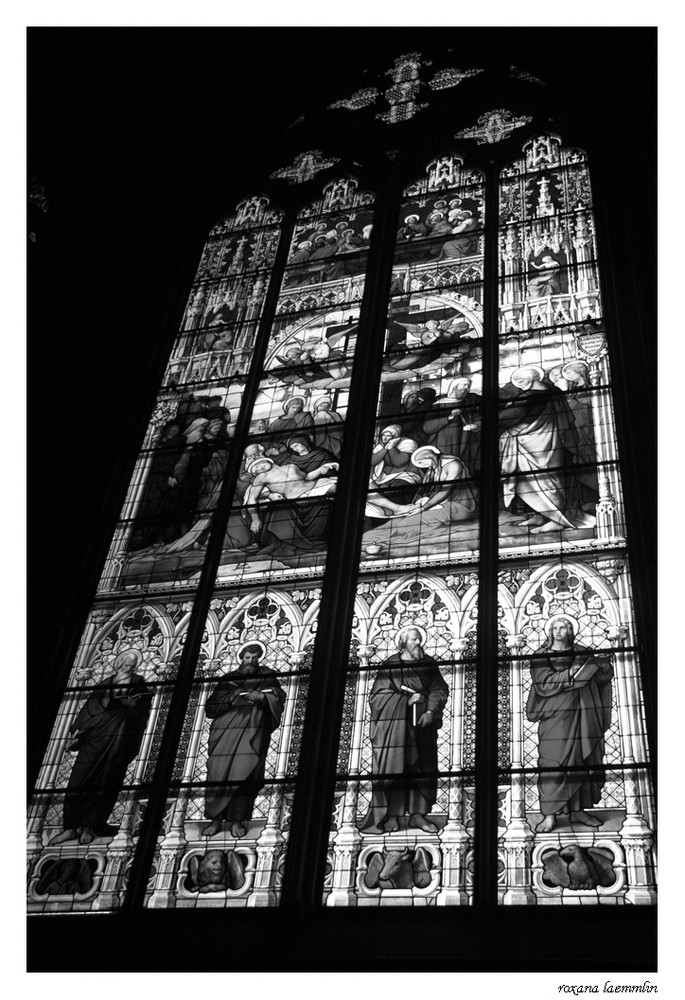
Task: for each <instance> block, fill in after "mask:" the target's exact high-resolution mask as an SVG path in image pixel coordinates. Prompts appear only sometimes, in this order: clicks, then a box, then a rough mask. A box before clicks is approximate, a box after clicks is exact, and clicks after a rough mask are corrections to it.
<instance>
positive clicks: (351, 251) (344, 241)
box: [284, 211, 373, 288]
mask: <svg viewBox="0 0 685 1000" xmlns="http://www.w3.org/2000/svg"><path fill="white" fill-rule="evenodd" d="M370 218H371V214H370V213H369V212H368V211H367V212H364V213H360V214H359V215H357V216H356V217H355V218H354V219H350V218H349V217H348V216H345V215H330V216H327V217H326V218H325V219H321V220H320V221H318V222H315V221H314V220H312V224H311V225H310V226H307V225H304V226H302V227H301V228H299V229H298V231H297V233H296V236H295V241H294V243H293V248H292V250H291V253H290V257H289V258H288V267H287V269H286V273H285V278H284V286H285V287H286V288H289V287H293V286H296V285H315V284H318V283H319V282H321V281H333V280H334V279H336V278H340V277H342V276H343V275H348V274H359V273H360V272H361V271H363V270H364V267H365V260H366V257H365V255H364V254H362V253H361V251H363V250H365V249H367V248H368V246H369V242H370V240H371V231H372V228H373V226H372V223H371V222H370V221H369V220H370Z"/></svg>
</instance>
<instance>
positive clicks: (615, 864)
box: [499, 556, 655, 903]
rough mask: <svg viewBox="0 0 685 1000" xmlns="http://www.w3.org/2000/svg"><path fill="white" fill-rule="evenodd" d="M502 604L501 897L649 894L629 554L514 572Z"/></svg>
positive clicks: (647, 800)
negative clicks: (554, 854)
mask: <svg viewBox="0 0 685 1000" xmlns="http://www.w3.org/2000/svg"><path fill="white" fill-rule="evenodd" d="M499 614H500V634H501V637H502V639H503V644H504V647H505V653H504V655H502V649H501V650H500V655H501V660H500V666H499V689H500V695H499V704H500V744H504V748H505V756H504V762H503V760H502V756H501V755H500V760H499V763H500V766H502V773H501V776H500V791H501V794H502V815H501V817H500V818H501V835H502V836H501V850H502V857H503V861H504V879H503V882H502V886H501V888H502V901H503V902H505V903H535V902H541V903H543V902H544V903H561V902H565V903H569V902H573V901H574V900H575V901H576V902H577V901H579V900H580V898H581V897H580V896H579V895H578V893H579V892H581V891H582V892H583V893H584V894H585V895H583V897H582V898H583V901H584V902H614V903H616V902H651V901H652V900H653V896H654V886H653V881H654V879H653V859H652V849H653V831H654V829H655V824H654V811H653V803H652V792H651V783H650V777H649V773H648V771H647V769H646V767H645V765H646V763H647V761H648V755H647V744H646V730H645V721H644V707H643V698H642V690H641V684H640V677H639V667H638V658H637V651H636V643H637V640H636V636H635V624H634V621H633V614H632V594H631V588H630V577H629V573H628V568H627V564H626V560H625V559H624V558H603V557H600V556H597V557H596V558H594V559H585V560H583V561H581V560H573V561H572V560H565V561H563V562H555V563H539V562H536V563H533V562H531V563H528V564H524V565H519V566H516V567H512V568H509V569H506V570H502V571H501V572H500V575H499ZM550 851H555V852H556V855H557V856H555V857H552V855H551V854H549V853H548V852H550ZM543 855H545V856H546V857H547V860H546V861H545V860H544V858H543ZM604 855H606V859H604ZM605 860H607V862H610V864H609V867H610V868H615V869H616V872H615V873H614V872H613V871H611V872H610V871H609V868H608V867H607V865H606V864H605ZM555 874H556V876H557V877H558V880H557V881H554V880H552V882H551V883H550V881H549V877H548V876H550V877H551V875H555ZM581 875H582V877H581ZM610 875H611V877H609V876H610ZM562 890H563V891H562Z"/></svg>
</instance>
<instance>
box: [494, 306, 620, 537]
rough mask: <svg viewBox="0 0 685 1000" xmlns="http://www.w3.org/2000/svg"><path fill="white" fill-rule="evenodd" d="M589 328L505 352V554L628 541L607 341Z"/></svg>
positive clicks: (512, 341)
mask: <svg viewBox="0 0 685 1000" xmlns="http://www.w3.org/2000/svg"><path fill="white" fill-rule="evenodd" d="M587 326H588V324H583V325H582V326H580V327H579V326H578V325H577V324H572V325H570V326H565V327H557V328H555V329H553V330H545V331H539V332H536V333H534V334H531V335H530V336H529V337H527V338H525V339H524V338H521V337H519V336H518V335H512V336H508V337H507V338H506V340H505V341H504V342H503V343H502V344H501V346H500V372H499V381H500V415H499V434H500V438H499V448H500V469H501V474H502V487H501V497H500V547H501V549H506V548H508V549H515V548H519V547H520V546H524V548H525V546H528V547H530V548H531V549H532V548H535V547H537V546H542V545H546V544H551V545H554V544H556V545H563V546H564V547H568V546H572V545H581V546H582V545H585V546H587V544H591V545H593V546H598V545H605V546H612V545H613V546H615V545H617V544H624V543H625V525H624V515H623V509H622V495H621V485H620V477H619V472H618V465H617V458H618V454H617V446H616V436H615V425H614V416H613V409H612V404H611V397H610V393H609V390H608V389H607V388H605V387H606V386H607V385H608V383H609V378H610V375H609V370H608V363H607V355H606V340H605V337H604V333H603V331H601V329H598V328H596V327H593V332H590V331H587V329H586V328H587ZM587 348H589V350H588V349H587Z"/></svg>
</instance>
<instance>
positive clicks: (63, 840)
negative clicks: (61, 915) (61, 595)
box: [29, 602, 190, 911]
mask: <svg viewBox="0 0 685 1000" xmlns="http://www.w3.org/2000/svg"><path fill="white" fill-rule="evenodd" d="M189 611H190V604H189V603H187V602H175V603H172V602H169V603H165V604H163V605H162V604H159V605H156V604H153V603H144V604H130V605H125V606H119V607H115V606H112V605H109V606H105V605H102V606H99V607H96V608H95V609H94V610H93V611H92V612H91V614H90V617H89V620H88V623H87V625H86V629H85V632H84V635H83V637H82V640H81V644H80V646H79V649H78V652H77V655H76V658H75V661H74V666H73V668H72V672H71V676H70V678H69V684H68V686H67V689H66V691H65V694H64V698H63V701H62V704H61V706H60V709H59V712H58V715H57V718H56V720H55V725H54V729H53V732H52V735H51V737H50V740H49V743H48V746H47V750H46V754H45V758H44V761H43V765H42V768H41V771H40V774H39V777H38V780H37V783H36V793H35V795H34V798H33V799H32V802H31V806H30V813H29V865H30V873H31V880H32V881H31V883H30V886H29V900H30V904H29V905H30V908H31V909H32V910H48V911H50V910H64V909H67V910H69V909H77V910H85V909H114V908H116V907H117V906H118V905H119V902H120V900H121V896H122V893H123V891H124V888H125V877H126V868H127V865H128V863H129V861H130V858H131V856H132V851H133V846H134V841H135V837H136V836H137V832H138V828H139V825H140V822H141V814H142V810H143V809H144V805H145V801H146V799H147V789H149V787H150V784H151V782H152V780H153V777H154V771H155V766H156V761H157V754H158V752H159V745H160V741H161V738H162V733H163V730H164V724H165V721H166V717H167V714H168V711H169V705H170V701H171V696H172V692H173V683H174V679H175V676H176V671H177V667H178V662H179V660H180V656H181V652H182V649H183V643H184V641H185V632H186V625H187V620H188V615H189ZM93 860H95V861H97V865H96V866H95V867H94V868H93V866H92V865H91V864H90V862H91V861H93ZM58 862H59V864H60V866H61V867H59V868H56V867H55V865H57V863H58ZM84 864H85V867H84ZM48 868H50V877H49V878H48V874H49V873H48ZM87 868H92V869H93V870H92V872H91V873H90V874H89V872H88V871H87V870H86V869H87ZM45 879H48V881H47V882H46V881H45ZM122 880H123V881H122ZM51 881H54V882H55V884H57V883H59V884H60V885H61V884H62V883H65V882H73V881H76V882H77V883H78V886H79V888H70V889H69V888H65V887H64V886H62V889H61V890H58V889H57V888H47V889H46V886H47V885H48V883H51ZM84 887H85V888H84ZM56 896H60V897H63V898H59V899H57V898H53V897H56ZM48 897H50V898H48Z"/></svg>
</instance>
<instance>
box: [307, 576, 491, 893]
mask: <svg viewBox="0 0 685 1000" xmlns="http://www.w3.org/2000/svg"><path fill="white" fill-rule="evenodd" d="M477 592H478V577H477V575H476V574H475V573H467V574H459V575H457V574H455V575H448V576H444V575H442V574H437V573H429V572H421V571H419V572H417V573H412V574H406V575H403V576H399V577H398V576H384V575H378V574H375V575H372V576H367V575H364V576H362V578H361V579H360V582H359V584H358V588H357V600H356V605H355V616H354V620H353V631H352V645H351V656H350V667H349V674H348V680H347V685H346V690H345V711H344V713H343V728H342V731H341V737H340V744H339V753H338V774H339V783H338V785H337V786H336V789H337V790H336V795H335V800H334V811H333V818H332V827H331V841H330V852H329V853H330V863H331V866H332V871H331V878H330V879H328V880H327V883H326V889H325V902H326V905H329V906H342V905H352V906H356V905H359V906H373V905H436V904H438V905H444V904H447V903H452V904H459V903H466V902H467V901H468V897H469V892H470V887H469V886H467V867H466V854H467V852H468V845H469V843H470V840H471V837H472V833H473V829H472V828H473V816H474V813H473V808H474V797H473V774H472V768H473V766H474V761H475V729H474V721H475V697H476V671H475V659H474V657H475V652H476V624H477ZM417 694H418V696H419V697H418V698H416V697H415V696H416V695H417ZM424 713H426V714H424Z"/></svg>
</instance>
